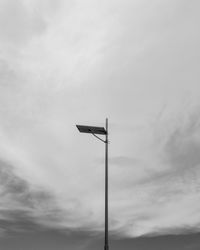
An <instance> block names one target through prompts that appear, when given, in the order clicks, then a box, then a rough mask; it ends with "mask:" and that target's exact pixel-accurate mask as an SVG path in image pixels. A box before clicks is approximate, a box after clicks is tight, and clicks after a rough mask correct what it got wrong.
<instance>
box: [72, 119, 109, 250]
mask: <svg viewBox="0 0 200 250" xmlns="http://www.w3.org/2000/svg"><path fill="white" fill-rule="evenodd" d="M76 127H77V128H78V130H79V131H80V132H81V133H89V134H92V135H93V136H95V137H96V138H97V139H99V140H100V141H102V142H103V143H105V244H104V250H109V244H108V118H106V129H105V128H104V127H94V126H85V125H76ZM97 134H100V135H105V140H103V139H102V138H100V137H98V136H97Z"/></svg>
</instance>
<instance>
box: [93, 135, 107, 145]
mask: <svg viewBox="0 0 200 250" xmlns="http://www.w3.org/2000/svg"><path fill="white" fill-rule="evenodd" d="M91 134H92V135H94V137H96V138H97V139H99V140H100V141H102V142H104V143H106V141H104V140H103V139H101V138H100V137H98V136H97V135H95V134H94V133H91Z"/></svg>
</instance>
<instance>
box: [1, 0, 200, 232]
mask: <svg viewBox="0 0 200 250" xmlns="http://www.w3.org/2000/svg"><path fill="white" fill-rule="evenodd" d="M193 4H194V3H193ZM1 5H2V10H3V11H4V14H2V16H1V18H0V26H3V23H6V25H7V26H8V27H7V28H6V29H2V30H1V31H0V37H1V42H2V43H1V50H2V52H1V61H0V79H1V81H0V88H1V91H0V100H1V105H0V121H1V122H0V137H1V141H0V149H1V151H0V155H1V159H2V167H1V171H2V179H1V182H2V188H1V195H2V205H3V206H4V209H3V208H2V209H3V210H2V213H1V214H2V220H4V221H5V220H6V221H8V219H9V218H10V220H11V221H14V220H17V223H19V224H20V223H22V224H23V221H24V222H26V221H27V224H28V223H29V222H30V223H37V224H39V225H40V226H41V227H56V228H60V229H71V230H77V231H78V230H88V231H92V232H94V231H95V232H101V231H102V230H103V223H104V219H103V218H104V214H103V213H104V168H103V167H102V166H103V164H100V163H103V162H102V161H99V160H98V159H102V158H103V156H104V151H103V150H104V149H103V145H102V144H100V143H99V142H96V141H95V140H94V138H92V139H91V137H89V136H85V135H82V134H78V132H77V131H76V127H75V124H76V123H83V124H86V123H87V124H93V123H96V124H97V125H102V126H104V123H103V121H104V118H105V117H106V116H110V117H111V119H109V121H110V120H112V122H111V123H110V124H109V125H110V127H109V131H110V133H109V137H110V144H109V156H110V165H109V166H110V167H109V173H110V175H109V180H110V196H109V197H110V230H111V231H112V233H113V234H118V235H122V236H124V235H126V236H127V235H128V236H130V237H134V236H139V235H143V234H152V233H155V234H159V233H167V232H171V231H173V230H172V229H174V231H176V232H181V233H182V232H183V231H184V230H186V231H187V230H188V228H193V229H194V228H195V230H196V229H197V230H198V221H199V216H198V210H199V205H198V203H199V201H198V190H199V184H198V176H199V170H198V167H199V160H200V158H199V154H198V151H199V135H198V129H199V120H198V114H199V113H198V112H196V111H194V110H198V108H194V107H192V108H191V110H192V111H191V110H189V109H187V108H186V106H187V105H188V103H186V104H184V106H183V102H184V101H183V99H184V97H185V93H186V95H187V96H188V95H190V96H191V100H192V101H191V102H192V103H195V102H197V103H199V101H198V100H199V99H198V98H199V94H198V93H199V87H198V84H197V83H198V82H199V80H198V79H199V77H198V74H199V70H198V67H196V56H197V55H198V53H199V51H198V49H197V48H198V46H196V43H195V41H198V39H199V38H198V33H199V32H197V31H198V25H197V23H198V22H195V21H194V19H195V18H198V15H197V14H198V13H196V9H198V8H197V5H198V4H197V5H195V4H194V5H190V7H191V6H192V7H191V9H190V12H187V6H188V4H186V2H183V1H175V3H174V2H172V1H164V2H162V3H158V1H153V2H152V3H151V4H149V3H147V1H134V2H131V1H125V3H124V2H123V4H122V2H121V1H111V2H109V3H107V2H106V1H102V2H101V3H100V2H98V1H86V2H84V3H83V2H81V1H74V2H73V4H70V3H68V2H64V1H59V4H58V5H57V4H55V1H43V2H42V3H41V1H26V2H25V1H18V2H16V1H15V2H12V1H7V2H5V1H1ZM55 5H56V6H55ZM133 13H134V14H133ZM193 13H194V15H193ZM186 14H187V18H186ZM185 18H186V21H184V22H183V20H185ZM179 20H180V21H179ZM182 22H183V23H182ZM18 27H19V29H17V28H18ZM191 27H192V29H191ZM197 45H198V43H197ZM193 48H195V49H193ZM12 52H13V53H12ZM193 60H194V61H193ZM191 79H192V80H191ZM122 83H123V85H122ZM188 93H189V94H188ZM193 97H195V98H193ZM163 106H164V107H165V108H164V109H162V110H161V111H162V112H161V111H160V109H161V108H160V107H163ZM182 110H184V112H185V113H186V114H189V115H188V116H187V115H185V116H184V114H183V111H182ZM158 114H159V115H158ZM190 114H192V115H190ZM94 125H95V124H94ZM127 131H128V132H127ZM11 166H13V168H12V167H11ZM19 176H20V177H19ZM14 208H15V209H16V212H15V211H13V210H14ZM7 223H8V222H7ZM8 224H9V223H8ZM6 227H9V225H8V226H6ZM20 227H21V226H20ZM24 227H26V226H24ZM174 231H173V232H174Z"/></svg>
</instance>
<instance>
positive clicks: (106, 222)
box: [104, 118, 109, 250]
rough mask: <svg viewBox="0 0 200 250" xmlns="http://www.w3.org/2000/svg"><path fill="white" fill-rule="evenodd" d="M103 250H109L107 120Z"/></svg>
mask: <svg viewBox="0 0 200 250" xmlns="http://www.w3.org/2000/svg"><path fill="white" fill-rule="evenodd" d="M104 249H105V250H109V242H108V118H106V140H105V246H104Z"/></svg>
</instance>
